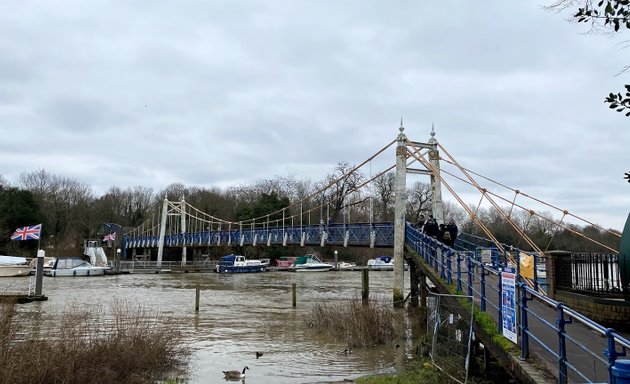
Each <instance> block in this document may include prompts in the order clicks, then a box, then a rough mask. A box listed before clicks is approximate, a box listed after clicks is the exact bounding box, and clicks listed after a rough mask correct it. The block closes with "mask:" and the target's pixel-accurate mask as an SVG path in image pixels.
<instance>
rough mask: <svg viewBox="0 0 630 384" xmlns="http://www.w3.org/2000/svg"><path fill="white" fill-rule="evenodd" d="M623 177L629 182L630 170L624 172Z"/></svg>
mask: <svg viewBox="0 0 630 384" xmlns="http://www.w3.org/2000/svg"><path fill="white" fill-rule="evenodd" d="M623 178H624V179H626V180H628V183H630V172H626V173H625V176H624V177H623Z"/></svg>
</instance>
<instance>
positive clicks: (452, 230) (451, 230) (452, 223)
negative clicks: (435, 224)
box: [444, 219, 459, 247]
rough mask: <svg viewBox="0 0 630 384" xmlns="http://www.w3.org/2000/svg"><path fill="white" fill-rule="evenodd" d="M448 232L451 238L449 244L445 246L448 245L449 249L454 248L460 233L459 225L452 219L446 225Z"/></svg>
mask: <svg viewBox="0 0 630 384" xmlns="http://www.w3.org/2000/svg"><path fill="white" fill-rule="evenodd" d="M446 230H447V231H448V233H449V234H450V237H451V238H450V240H448V243H447V242H446V241H445V242H444V244H446V245H448V246H449V247H453V245H455V240H457V233H458V232H459V230H458V229H457V225H456V224H455V220H453V219H450V220H449V221H448V224H446Z"/></svg>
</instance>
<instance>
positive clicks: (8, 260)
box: [0, 256, 28, 265]
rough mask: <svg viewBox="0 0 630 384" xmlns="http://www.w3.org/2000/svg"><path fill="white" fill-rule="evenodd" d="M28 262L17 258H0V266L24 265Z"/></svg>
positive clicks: (22, 258)
mask: <svg viewBox="0 0 630 384" xmlns="http://www.w3.org/2000/svg"><path fill="white" fill-rule="evenodd" d="M27 262H28V260H26V258H24V257H19V256H0V265H16V264H26V263H27Z"/></svg>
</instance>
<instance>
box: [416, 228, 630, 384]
mask: <svg viewBox="0 0 630 384" xmlns="http://www.w3.org/2000/svg"><path fill="white" fill-rule="evenodd" d="M406 243H407V245H408V246H409V247H410V248H411V249H413V250H414V251H415V252H416V253H417V254H418V256H419V257H420V258H421V259H424V261H425V262H426V264H427V265H428V266H429V267H430V268H432V269H433V270H435V271H436V273H437V276H440V273H439V268H440V265H437V263H435V260H436V259H437V258H446V260H444V261H443V262H441V263H440V264H444V263H449V262H450V261H449V260H448V258H457V265H458V268H457V273H458V276H457V282H458V284H457V285H456V290H457V291H458V292H466V291H467V293H468V295H469V296H476V297H478V299H479V300H478V303H479V304H478V305H479V307H480V309H481V310H482V311H487V310H488V309H490V308H493V309H497V310H498V311H497V312H498V313H497V316H499V319H500V316H501V315H502V314H501V309H500V307H501V302H500V300H501V297H500V295H496V294H495V295H494V297H493V298H491V297H489V296H488V293H489V292H490V291H487V288H488V287H490V290H491V291H494V292H498V290H495V289H494V287H493V285H492V284H490V285H488V283H487V281H486V277H487V276H486V274H488V276H490V275H491V276H496V278H499V277H500V273H501V272H500V270H498V269H494V268H492V267H491V266H488V265H484V263H482V262H481V261H480V260H477V259H475V257H474V255H471V254H470V252H464V251H458V250H452V249H450V248H448V247H446V248H444V247H445V246H444V245H441V244H438V243H437V242H436V241H435V239H432V238H428V237H427V236H426V235H424V234H423V233H421V232H419V231H418V230H417V229H416V228H414V227H412V226H411V225H407V227H406ZM444 249H446V251H444ZM511 249H513V248H511ZM516 251H517V252H518V250H516ZM460 265H461V266H462V268H460ZM517 274H518V271H517ZM462 275H468V278H467V279H466V278H463V277H462ZM519 277H520V276H519ZM493 279H495V277H493ZM444 280H445V281H446V279H444ZM517 288H518V298H519V300H517V308H516V309H517V310H518V311H519V313H520V314H521V316H519V321H520V323H519V324H518V329H519V330H520V338H519V343H518V344H519V346H520V347H521V358H523V359H527V358H528V356H529V350H530V347H529V340H530V339H531V340H533V341H535V342H536V344H537V345H538V346H539V347H540V348H541V349H540V353H543V354H548V356H549V359H548V361H550V362H551V363H553V362H555V364H557V372H556V376H557V378H558V379H559V382H560V383H567V382H569V381H576V380H577V381H584V382H594V381H599V382H601V381H602V380H601V379H602V377H603V376H604V375H607V376H608V380H609V382H610V383H614V382H615V377H614V376H613V372H614V370H613V369H612V368H613V367H614V365H615V361H616V359H617V358H618V357H621V356H625V355H626V349H628V350H630V340H628V339H626V338H625V337H623V336H622V335H621V334H619V333H618V332H617V331H615V330H614V329H611V328H606V327H604V326H603V325H601V324H599V323H597V322H595V321H593V320H592V319H590V318H588V317H587V316H585V315H583V314H581V313H579V312H578V311H576V310H575V309H573V308H571V307H569V306H567V305H565V304H563V303H561V302H558V301H556V300H553V299H551V298H549V297H548V296H546V295H544V294H542V293H540V292H538V291H537V290H536V289H534V288H532V287H530V286H528V285H527V284H526V283H525V282H522V281H521V282H518V283H517ZM499 290H500V288H499ZM497 296H498V297H497ZM492 300H497V302H496V304H495V303H494V302H492ZM530 301H536V302H538V303H541V304H543V306H542V307H540V306H531V304H529V305H528V302H530ZM476 302H477V300H476ZM486 304H488V305H486ZM544 308H548V309H547V310H548V311H551V312H549V313H547V315H546V317H547V318H549V317H550V316H554V317H555V318H556V321H555V323H552V322H551V321H548V320H547V319H545V317H544V316H543V315H542V313H544V312H543V311H544ZM537 311H541V314H539V313H537ZM528 317H531V320H535V321H538V322H540V323H541V324H543V325H544V326H543V328H540V329H539V327H532V326H531V325H530V324H529V320H530V319H528ZM498 326H499V327H500V326H501V324H498ZM580 327H584V328H585V329H589V330H591V331H593V332H595V334H596V335H601V336H603V338H602V339H600V338H599V337H597V338H595V339H592V336H591V334H590V333H589V332H584V331H583V330H582V331H581V330H580ZM584 328H582V329H584ZM544 329H547V334H545V332H544V331H543V330H544ZM549 334H551V335H555V336H552V337H551V339H549ZM584 338H591V339H590V340H591V344H594V345H597V344H598V343H602V344H605V345H604V346H603V347H598V346H597V347H595V346H589V345H588V344H587V343H584V342H583V340H584ZM581 339H582V340H581ZM593 340H594V341H593ZM569 345H570V346H571V348H569ZM617 348H621V349H622V350H621V351H618V350H617ZM602 351H604V352H602ZM580 354H584V356H588V357H589V358H590V361H591V362H592V365H593V366H592V367H588V366H587V365H588V364H583V363H582V362H579V358H580V356H579V355H580ZM597 364H599V368H598V367H597ZM591 368H592V371H591ZM570 375H574V376H573V378H572V379H570ZM592 375H594V376H592Z"/></svg>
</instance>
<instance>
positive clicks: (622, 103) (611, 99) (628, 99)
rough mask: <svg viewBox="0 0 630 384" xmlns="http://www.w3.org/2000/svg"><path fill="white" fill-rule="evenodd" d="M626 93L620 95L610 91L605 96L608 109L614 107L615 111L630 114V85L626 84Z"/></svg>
mask: <svg viewBox="0 0 630 384" xmlns="http://www.w3.org/2000/svg"><path fill="white" fill-rule="evenodd" d="M625 87H626V93H625V94H624V95H622V94H621V93H617V94H614V93H610V94H609V95H608V97H606V100H605V102H606V103H608V104H610V105H609V106H608V107H609V108H610V109H615V110H616V111H617V112H623V111H625V110H628V112H626V116H630V85H629V84H626V85H625Z"/></svg>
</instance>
